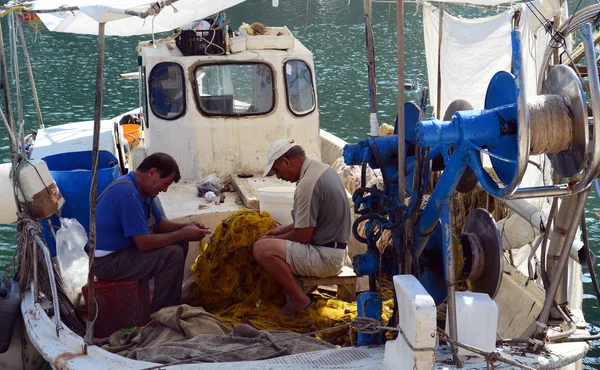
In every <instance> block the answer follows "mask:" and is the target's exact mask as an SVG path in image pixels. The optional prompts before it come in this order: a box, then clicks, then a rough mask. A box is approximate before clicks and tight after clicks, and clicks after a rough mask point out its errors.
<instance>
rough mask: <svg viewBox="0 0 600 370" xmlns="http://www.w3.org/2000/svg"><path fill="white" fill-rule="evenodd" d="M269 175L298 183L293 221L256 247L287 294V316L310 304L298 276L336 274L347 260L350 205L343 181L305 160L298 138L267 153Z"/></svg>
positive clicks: (324, 167)
mask: <svg viewBox="0 0 600 370" xmlns="http://www.w3.org/2000/svg"><path fill="white" fill-rule="evenodd" d="M267 163H268V164H267V169H266V171H265V174H264V175H265V176H267V175H270V174H273V173H274V174H275V175H277V178H280V179H283V180H286V181H290V182H297V185H296V191H295V193H294V206H293V209H294V210H293V217H294V223H292V224H290V225H282V226H279V227H277V228H275V229H273V230H270V231H269V232H268V233H267V234H266V235H265V236H264V237H262V238H261V239H259V240H258V241H257V242H256V243H255V244H254V249H253V253H254V258H256V260H257V261H258V263H259V264H261V265H262V266H263V267H264V268H265V270H267V271H268V272H269V273H270V274H271V275H272V276H273V278H275V280H276V281H277V282H278V283H279V285H281V287H283V289H285V290H286V291H287V293H288V296H289V300H288V303H287V305H286V306H285V308H284V310H283V313H284V314H296V313H298V312H299V311H301V310H303V309H306V308H308V307H309V306H310V305H311V301H310V298H309V297H308V296H307V295H306V294H304V292H303V291H302V289H301V288H300V286H299V285H298V283H297V282H296V280H295V279H294V275H300V276H315V277H329V276H335V275H337V274H338V273H339V272H340V270H341V269H342V267H343V266H344V262H345V261H346V259H347V256H348V251H347V248H346V245H347V243H348V238H349V237H350V206H349V203H348V198H347V195H346V189H345V188H344V185H343V183H342V180H341V178H340V177H339V176H338V174H337V173H336V172H335V170H334V169H333V168H331V167H330V166H328V165H326V164H324V163H321V162H319V161H315V160H312V159H310V158H307V157H306V154H305V152H304V150H303V149H302V148H301V147H300V146H298V145H296V144H294V141H293V140H286V139H284V140H276V141H275V142H274V143H273V144H272V145H271V147H270V148H269V151H268V152H267Z"/></svg>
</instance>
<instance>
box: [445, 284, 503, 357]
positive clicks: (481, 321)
mask: <svg viewBox="0 0 600 370" xmlns="http://www.w3.org/2000/svg"><path fill="white" fill-rule="evenodd" d="M456 319H457V326H458V341H459V342H461V343H464V344H468V345H470V346H473V347H477V348H481V349H483V350H484V351H494V349H495V348H496V332H497V329H498V306H497V305H496V302H494V301H493V300H492V299H491V298H490V296H489V295H487V294H485V293H473V292H456ZM448 325H449V320H448V317H446V333H448V334H450V331H449V326H448ZM458 354H459V355H469V356H473V355H476V354H475V353H473V352H471V351H469V350H466V349H464V348H462V347H458Z"/></svg>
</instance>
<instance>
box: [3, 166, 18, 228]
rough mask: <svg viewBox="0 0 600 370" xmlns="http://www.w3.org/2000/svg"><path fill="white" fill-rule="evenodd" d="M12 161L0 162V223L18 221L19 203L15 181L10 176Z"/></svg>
mask: <svg viewBox="0 0 600 370" xmlns="http://www.w3.org/2000/svg"><path fill="white" fill-rule="evenodd" d="M11 170H12V164H11V163H2V164H0V224H10V223H13V222H15V221H17V203H16V202H15V193H14V188H13V182H12V179H11V178H10V172H11Z"/></svg>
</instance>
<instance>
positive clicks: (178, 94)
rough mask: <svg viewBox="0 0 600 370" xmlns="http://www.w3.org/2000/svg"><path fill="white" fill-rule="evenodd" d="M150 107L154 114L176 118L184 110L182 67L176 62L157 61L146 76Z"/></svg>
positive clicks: (166, 117) (169, 118) (165, 117)
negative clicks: (148, 75)
mask: <svg viewBox="0 0 600 370" xmlns="http://www.w3.org/2000/svg"><path fill="white" fill-rule="evenodd" d="M148 90H149V92H150V94H149V95H150V108H151V109H152V113H154V115H155V116H157V117H160V118H163V119H168V120H171V119H176V118H179V117H181V116H182V115H183V113H184V112H185V81H184V78H183V68H182V67H181V66H180V65H179V64H177V63H159V64H157V65H156V66H154V68H152V71H151V72H150V77H149V78H148Z"/></svg>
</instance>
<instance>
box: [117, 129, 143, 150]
mask: <svg viewBox="0 0 600 370" xmlns="http://www.w3.org/2000/svg"><path fill="white" fill-rule="evenodd" d="M121 127H122V128H123V136H125V139H126V140H127V142H129V147H130V148H132V149H133V148H135V147H137V146H138V145H140V142H141V141H142V140H143V138H142V125H137V124H135V123H126V124H124V125H121Z"/></svg>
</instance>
